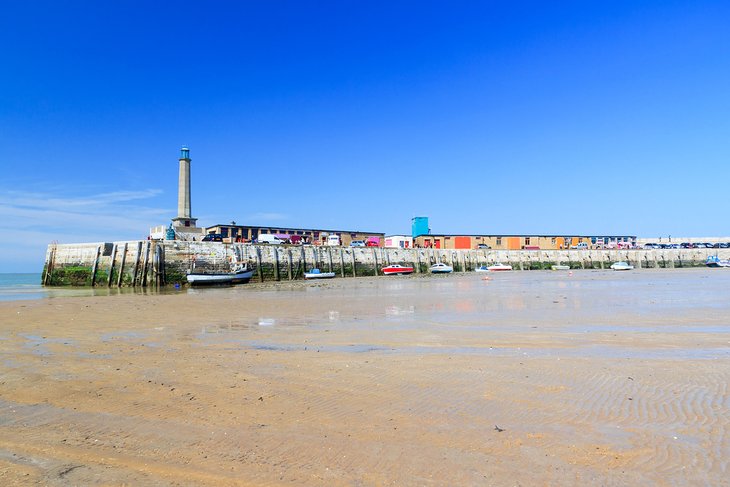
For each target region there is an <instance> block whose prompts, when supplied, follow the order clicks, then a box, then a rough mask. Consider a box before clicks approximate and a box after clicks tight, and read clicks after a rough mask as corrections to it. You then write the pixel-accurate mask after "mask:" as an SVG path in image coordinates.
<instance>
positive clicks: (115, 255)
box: [106, 243, 117, 287]
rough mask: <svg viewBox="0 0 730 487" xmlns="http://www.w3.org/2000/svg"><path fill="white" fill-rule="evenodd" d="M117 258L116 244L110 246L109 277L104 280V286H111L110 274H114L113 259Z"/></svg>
mask: <svg viewBox="0 0 730 487" xmlns="http://www.w3.org/2000/svg"><path fill="white" fill-rule="evenodd" d="M116 258H117V244H116V243H115V244H114V247H112V260H111V264H109V278H108V279H107V281H106V287H112V274H114V260H115V259H116Z"/></svg>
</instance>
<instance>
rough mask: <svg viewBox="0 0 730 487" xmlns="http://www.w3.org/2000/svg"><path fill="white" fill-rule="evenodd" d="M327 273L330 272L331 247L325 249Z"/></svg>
mask: <svg viewBox="0 0 730 487" xmlns="http://www.w3.org/2000/svg"><path fill="white" fill-rule="evenodd" d="M327 272H332V247H327Z"/></svg>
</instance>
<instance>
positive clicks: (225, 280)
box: [187, 264, 254, 286]
mask: <svg viewBox="0 0 730 487" xmlns="http://www.w3.org/2000/svg"><path fill="white" fill-rule="evenodd" d="M253 271H254V270H253V269H251V268H250V267H248V266H247V265H245V264H241V265H237V266H234V267H233V268H232V269H231V270H230V271H229V272H190V273H189V274H188V275H187V281H188V284H190V285H191V286H203V285H225V284H243V283H246V282H248V281H250V280H251V277H252V276H253Z"/></svg>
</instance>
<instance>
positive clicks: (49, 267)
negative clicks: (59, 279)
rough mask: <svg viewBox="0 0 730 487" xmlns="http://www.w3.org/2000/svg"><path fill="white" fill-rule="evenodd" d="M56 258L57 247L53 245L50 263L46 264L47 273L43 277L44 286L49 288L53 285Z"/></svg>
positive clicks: (49, 257) (50, 252)
mask: <svg viewBox="0 0 730 487" xmlns="http://www.w3.org/2000/svg"><path fill="white" fill-rule="evenodd" d="M55 258H56V245H55V244H53V245H52V246H51V249H50V250H49V252H48V262H46V273H45V275H44V276H43V281H42V282H43V285H44V286H47V285H48V284H50V283H51V279H52V273H53V263H54V260H55Z"/></svg>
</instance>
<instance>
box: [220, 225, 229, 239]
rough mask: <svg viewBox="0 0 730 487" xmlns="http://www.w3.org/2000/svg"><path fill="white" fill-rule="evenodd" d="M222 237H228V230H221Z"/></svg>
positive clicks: (224, 228)
mask: <svg viewBox="0 0 730 487" xmlns="http://www.w3.org/2000/svg"><path fill="white" fill-rule="evenodd" d="M221 235H223V238H225V237H227V236H228V228H226V227H223V228H221Z"/></svg>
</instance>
